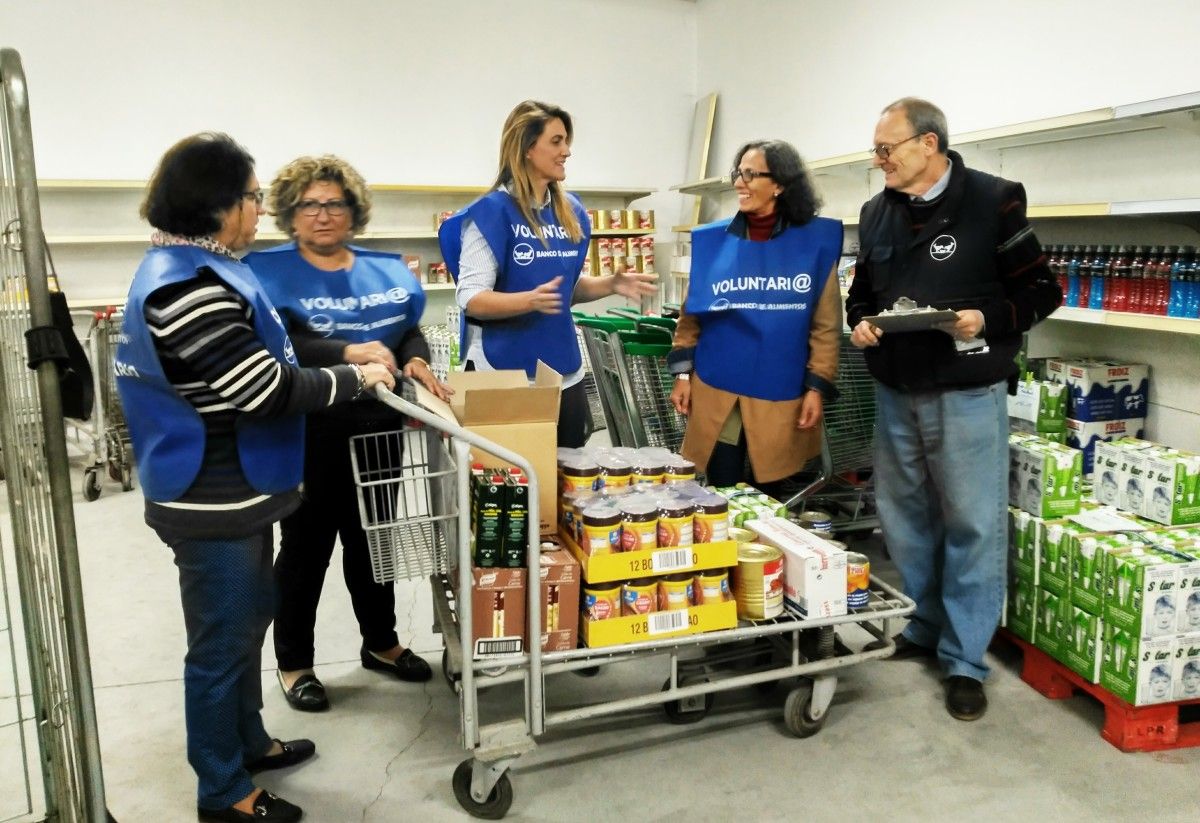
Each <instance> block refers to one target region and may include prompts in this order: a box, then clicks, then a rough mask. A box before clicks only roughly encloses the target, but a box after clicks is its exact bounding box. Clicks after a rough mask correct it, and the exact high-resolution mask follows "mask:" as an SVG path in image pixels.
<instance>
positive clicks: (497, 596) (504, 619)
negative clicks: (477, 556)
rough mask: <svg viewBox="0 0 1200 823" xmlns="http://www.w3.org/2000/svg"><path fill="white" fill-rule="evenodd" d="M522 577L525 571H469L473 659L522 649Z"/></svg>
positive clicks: (523, 618) (523, 609) (523, 647)
mask: <svg viewBox="0 0 1200 823" xmlns="http://www.w3.org/2000/svg"><path fill="white" fill-rule="evenodd" d="M526 574H527V573H526V571H525V569H481V568H479V567H477V566H476V567H473V568H472V569H471V618H472V620H471V640H472V642H473V644H474V649H475V658H476V659H477V660H478V659H480V658H486V657H501V656H504V655H509V654H520V653H521V652H523V651H524V650H525V601H526V594H525V591H526V590H525V578H526ZM459 596H460V597H461V593H460V595H459Z"/></svg>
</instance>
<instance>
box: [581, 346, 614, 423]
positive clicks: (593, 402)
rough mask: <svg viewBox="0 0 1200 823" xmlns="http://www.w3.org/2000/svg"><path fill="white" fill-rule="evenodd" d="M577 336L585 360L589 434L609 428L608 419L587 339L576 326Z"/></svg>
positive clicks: (584, 381) (582, 357) (584, 377)
mask: <svg viewBox="0 0 1200 823" xmlns="http://www.w3.org/2000/svg"><path fill="white" fill-rule="evenodd" d="M575 337H576V339H577V341H578V342H579V356H580V358H581V359H582V360H583V390H584V393H585V394H586V395H587V403H588V416H589V419H590V420H591V424H590V426H589V428H588V434H589V435H591V433H592V432H597V431H600V430H601V429H606V428H608V420H607V418H606V417H605V416H604V404H603V401H602V400H601V399H600V387H599V386H598V385H597V383H596V375H595V374H594V373H593V371H592V358H591V357H590V356H589V355H588V347H587V341H586V340H585V339H584V336H583V329H581V328H580V327H579V326H576V327H575Z"/></svg>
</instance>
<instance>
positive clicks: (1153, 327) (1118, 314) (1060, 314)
mask: <svg viewBox="0 0 1200 823" xmlns="http://www.w3.org/2000/svg"><path fill="white" fill-rule="evenodd" d="M1046 319H1047V320H1059V321H1065V322H1069V323H1087V324H1089V325H1094V326H1110V327H1114V328H1121V329H1143V330H1146V331H1159V332H1167V333H1169V334H1186V335H1193V336H1197V337H1200V320H1193V319H1190V318H1187V317H1163V316H1161V315H1157V314H1137V313H1133V312H1123V311H1103V310H1101V309H1080V308H1075V307H1073V306H1062V307H1060V308H1059V309H1058V310H1057V311H1055V312H1054V314H1052V315H1050V316H1049V317H1047V318H1046Z"/></svg>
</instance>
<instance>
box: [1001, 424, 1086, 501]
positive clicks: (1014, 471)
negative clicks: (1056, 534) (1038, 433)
mask: <svg viewBox="0 0 1200 823" xmlns="http://www.w3.org/2000/svg"><path fill="white" fill-rule="evenodd" d="M1018 437H1021V435H1010V436H1009V498H1010V499H1009V502H1010V503H1011V504H1012V505H1014V506H1017V507H1018V508H1021V509H1024V510H1025V511H1027V512H1029V513H1030V514H1032V515H1035V516H1037V517H1046V518H1055V517H1066V516H1067V515H1069V514H1074V513H1076V512H1077V511H1079V503H1080V500H1081V490H1082V486H1083V455H1082V454H1081V453H1080V452H1079V451H1078V450H1077V449H1072V448H1068V447H1066V446H1063V445H1060V444H1058V443H1051V442H1050V441H1048V440H1046V439H1044V438H1039V437H1033V438H1026V439H1023V440H1016V439H1015V438H1018ZM1014 461H1015V463H1016V465H1013V462H1014ZM1014 495H1015V499H1013V498H1014Z"/></svg>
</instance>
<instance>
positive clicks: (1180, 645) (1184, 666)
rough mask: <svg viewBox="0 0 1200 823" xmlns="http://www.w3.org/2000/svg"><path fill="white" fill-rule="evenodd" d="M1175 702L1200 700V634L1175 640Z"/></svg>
mask: <svg viewBox="0 0 1200 823" xmlns="http://www.w3.org/2000/svg"><path fill="white" fill-rule="evenodd" d="M1172 675H1173V678H1174V681H1175V691H1174V699H1175V700H1200V634H1183V635H1180V636H1179V637H1177V638H1176V639H1175V665H1174V667H1173V672H1172Z"/></svg>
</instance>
